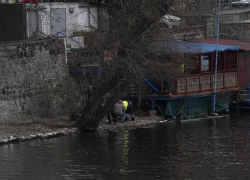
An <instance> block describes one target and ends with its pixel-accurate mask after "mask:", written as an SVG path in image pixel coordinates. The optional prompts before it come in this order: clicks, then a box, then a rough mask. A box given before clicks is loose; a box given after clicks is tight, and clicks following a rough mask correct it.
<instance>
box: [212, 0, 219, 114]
mask: <svg viewBox="0 0 250 180" xmlns="http://www.w3.org/2000/svg"><path fill="white" fill-rule="evenodd" d="M220 4H221V0H219V10H218V11H219V12H218V23H217V43H216V60H215V70H214V91H213V93H212V96H211V97H212V98H211V99H212V103H213V105H212V112H213V113H215V101H216V83H217V62H218V45H219V34H220Z"/></svg>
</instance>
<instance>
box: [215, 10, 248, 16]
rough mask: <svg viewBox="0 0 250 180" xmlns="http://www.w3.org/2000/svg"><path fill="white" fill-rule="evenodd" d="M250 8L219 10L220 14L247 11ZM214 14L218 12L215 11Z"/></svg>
mask: <svg viewBox="0 0 250 180" xmlns="http://www.w3.org/2000/svg"><path fill="white" fill-rule="evenodd" d="M249 11H250V9H249V8H246V9H231V10H225V11H221V12H220V14H221V15H223V14H239V13H244V12H249ZM216 15H218V13H216Z"/></svg>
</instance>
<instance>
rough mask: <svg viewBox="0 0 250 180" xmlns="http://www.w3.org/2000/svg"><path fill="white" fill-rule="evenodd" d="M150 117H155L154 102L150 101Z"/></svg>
mask: <svg viewBox="0 0 250 180" xmlns="http://www.w3.org/2000/svg"><path fill="white" fill-rule="evenodd" d="M149 114H150V115H151V116H156V115H157V112H156V111H155V100H151V111H150V112H149Z"/></svg>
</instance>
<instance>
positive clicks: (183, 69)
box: [180, 64, 185, 73]
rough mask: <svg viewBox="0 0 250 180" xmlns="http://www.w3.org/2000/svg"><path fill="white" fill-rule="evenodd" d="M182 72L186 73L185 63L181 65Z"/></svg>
mask: <svg viewBox="0 0 250 180" xmlns="http://www.w3.org/2000/svg"><path fill="white" fill-rule="evenodd" d="M180 72H181V73H184V72H185V65H184V64H182V65H181V66H180Z"/></svg>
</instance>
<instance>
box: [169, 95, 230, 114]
mask: <svg viewBox="0 0 250 180" xmlns="http://www.w3.org/2000/svg"><path fill="white" fill-rule="evenodd" d="M189 104H190V110H189V117H196V116H199V115H208V114H210V110H211V98H210V97H209V96H207V97H199V98H194V99H191V101H190V103H189ZM215 109H216V112H220V111H223V110H228V109H229V102H228V101H219V102H216V104H215ZM178 112H180V115H181V118H183V117H187V116H188V100H187V99H180V100H170V101H168V102H167V104H166V109H165V116H167V117H170V118H172V119H175V118H176V114H177V113H178Z"/></svg>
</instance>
